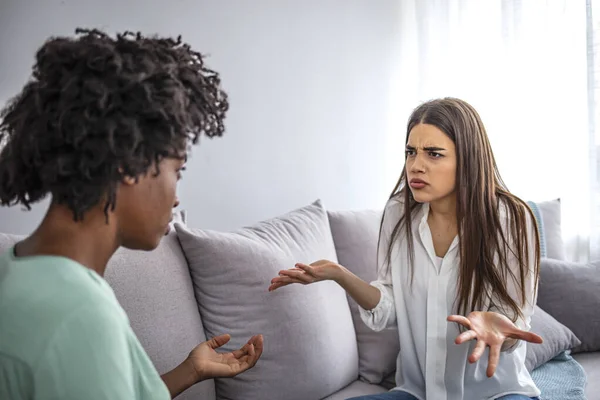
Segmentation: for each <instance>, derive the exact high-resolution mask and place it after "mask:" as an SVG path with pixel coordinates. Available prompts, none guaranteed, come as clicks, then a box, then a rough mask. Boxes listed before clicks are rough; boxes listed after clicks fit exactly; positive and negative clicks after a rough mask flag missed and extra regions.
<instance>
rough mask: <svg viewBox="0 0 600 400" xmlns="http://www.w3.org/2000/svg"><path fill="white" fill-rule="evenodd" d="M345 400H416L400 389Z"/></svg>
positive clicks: (507, 399) (512, 398) (516, 398)
mask: <svg viewBox="0 0 600 400" xmlns="http://www.w3.org/2000/svg"><path fill="white" fill-rule="evenodd" d="M346 400H418V399H417V398H416V397H415V396H413V395H412V394H408V393H406V392H403V391H400V390H392V391H390V392H386V393H380V394H369V395H367V396H359V397H352V398H351V399H346ZM498 400H540V398H539V397H527V396H523V395H522V394H509V395H506V396H502V397H499V398H498Z"/></svg>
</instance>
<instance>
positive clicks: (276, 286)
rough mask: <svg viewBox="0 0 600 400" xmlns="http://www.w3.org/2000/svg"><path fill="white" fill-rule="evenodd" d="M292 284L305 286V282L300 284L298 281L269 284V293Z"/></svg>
mask: <svg viewBox="0 0 600 400" xmlns="http://www.w3.org/2000/svg"><path fill="white" fill-rule="evenodd" d="M293 283H299V284H301V285H306V282H301V281H298V280H289V281H286V282H281V281H276V282H275V283H271V285H270V286H269V292H272V291H273V290H276V289H279V288H280V287H283V286H287V285H291V284H293Z"/></svg>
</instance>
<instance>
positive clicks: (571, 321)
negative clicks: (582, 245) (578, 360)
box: [537, 259, 600, 353]
mask: <svg viewBox="0 0 600 400" xmlns="http://www.w3.org/2000/svg"><path fill="white" fill-rule="evenodd" d="M540 270H541V271H540V284H539V294H538V301H537V304H538V305H539V306H540V307H541V308H543V309H544V310H545V311H546V312H547V313H548V314H550V315H552V316H553V317H554V318H556V320H557V321H559V322H560V323H561V324H563V325H565V326H567V327H568V328H569V329H570V330H571V331H573V333H574V334H575V335H576V336H577V338H578V339H579V340H580V341H581V345H580V346H577V347H575V348H574V349H573V353H577V352H584V351H599V350H600V261H596V262H593V263H590V264H578V263H572V262H567V261H560V260H552V259H542V263H541V267H540Z"/></svg>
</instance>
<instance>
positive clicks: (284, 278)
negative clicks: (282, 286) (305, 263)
mask: <svg viewBox="0 0 600 400" xmlns="http://www.w3.org/2000/svg"><path fill="white" fill-rule="evenodd" d="M303 273H304V272H303ZM301 282H302V281H300V280H299V279H296V278H294V277H291V276H277V277H275V278H273V279H271V283H286V284H290V283H301Z"/></svg>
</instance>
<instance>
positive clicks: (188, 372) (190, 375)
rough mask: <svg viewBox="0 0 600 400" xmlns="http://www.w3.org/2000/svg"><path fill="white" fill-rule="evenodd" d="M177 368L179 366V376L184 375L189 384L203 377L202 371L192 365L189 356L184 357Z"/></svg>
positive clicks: (193, 383)
mask: <svg viewBox="0 0 600 400" xmlns="http://www.w3.org/2000/svg"><path fill="white" fill-rule="evenodd" d="M177 368H181V376H182V377H184V379H185V380H186V382H189V383H190V385H195V384H196V383H198V382H200V381H203V380H204V379H205V377H204V373H203V371H201V370H198V369H197V368H196V367H195V366H194V362H193V361H192V359H191V358H190V357H188V358H186V359H185V360H184V361H183V362H182V363H181V364H179V366H178V367H177Z"/></svg>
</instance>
